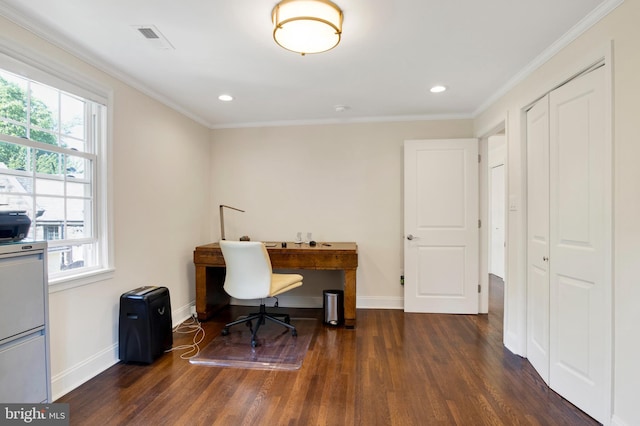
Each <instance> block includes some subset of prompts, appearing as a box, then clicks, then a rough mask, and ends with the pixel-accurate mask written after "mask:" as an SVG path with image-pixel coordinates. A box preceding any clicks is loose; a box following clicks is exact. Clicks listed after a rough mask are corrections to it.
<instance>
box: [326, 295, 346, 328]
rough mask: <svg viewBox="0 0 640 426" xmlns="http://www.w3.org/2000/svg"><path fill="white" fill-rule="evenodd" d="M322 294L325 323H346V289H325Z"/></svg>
mask: <svg viewBox="0 0 640 426" xmlns="http://www.w3.org/2000/svg"><path fill="white" fill-rule="evenodd" d="M322 296H323V297H322V299H323V307H324V323H325V324H327V325H342V324H344V291H342V290H324V291H323V292H322Z"/></svg>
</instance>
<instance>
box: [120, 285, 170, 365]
mask: <svg viewBox="0 0 640 426" xmlns="http://www.w3.org/2000/svg"><path fill="white" fill-rule="evenodd" d="M118 338H119V348H118V354H119V356H120V360H122V361H124V362H140V363H145V364H151V363H152V362H153V361H154V360H155V359H156V358H158V357H159V356H160V355H162V354H163V353H164V351H165V350H167V349H171V347H172V346H173V333H172V322H171V300H170V297H169V289H168V288H166V287H153V286H146V287H138V288H136V289H134V290H131V291H128V292H126V293H124V294H122V295H121V296H120V324H119V330H118Z"/></svg>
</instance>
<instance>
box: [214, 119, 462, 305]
mask: <svg viewBox="0 0 640 426" xmlns="http://www.w3.org/2000/svg"><path fill="white" fill-rule="evenodd" d="M471 126H472V123H471V121H470V120H449V121H424V122H395V123H369V124H335V125H320V126H292V127H278V128H269V127H267V128H249V129H221V130H213V131H212V140H213V149H212V152H211V162H212V166H211V167H212V176H211V179H212V187H211V198H212V200H213V206H214V207H215V208H217V206H218V205H220V204H227V205H231V206H234V207H238V208H240V209H243V210H246V213H239V212H234V211H230V210H227V211H225V224H226V227H225V233H226V237H227V239H237V238H238V237H240V236H241V235H245V234H246V235H248V236H250V237H251V238H252V239H255V240H276V241H293V240H294V238H295V236H296V232H298V231H300V232H303V233H306V232H312V233H313V238H314V239H315V240H317V241H355V242H357V243H358V261H359V267H358V271H357V299H356V304H357V306H358V307H360V308H364V307H379V308H400V309H401V308H402V307H403V306H404V305H403V287H402V286H401V285H400V275H401V273H402V268H403V199H402V193H403V186H402V185H403V183H402V179H403V166H402V161H403V160H402V159H403V142H404V140H405V139H428V138H464V137H469V135H470V134H471V132H472V128H471ZM211 219H212V221H213V223H214V227H213V229H214V235H213V239H214V240H215V239H217V238H219V236H220V231H219V225H218V213H217V210H215V214H214V217H212V218H211ZM304 275H305V285H304V286H302V287H300V288H299V289H296V290H294V291H295V292H296V294H295V295H297V296H299V298H307V299H308V300H307V301H306V302H305V301H302V302H300V301H299V300H298V302H297V304H298V305H304V306H311V305H313V304H314V303H316V304H317V303H319V304H320V305H319V306H321V303H322V302H321V296H322V289H327V288H335V287H336V286H338V288H340V287H339V286H340V284H341V283H340V278H341V277H340V275H338V276H336V275H335V274H332V273H324V272H317V273H312V272H310V271H305V273H304ZM298 290H299V291H298ZM291 293H293V292H291Z"/></svg>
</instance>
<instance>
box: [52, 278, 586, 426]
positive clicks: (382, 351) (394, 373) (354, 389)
mask: <svg viewBox="0 0 640 426" xmlns="http://www.w3.org/2000/svg"><path fill="white" fill-rule="evenodd" d="M502 294H503V289H502V281H501V280H500V279H496V278H495V277H494V278H493V279H492V280H491V289H490V295H491V297H490V314H489V315H436V314H406V313H404V312H402V311H398V310H362V309H360V310H358V311H357V321H358V322H357V328H356V329H355V330H345V329H334V328H328V327H325V326H324V325H322V323H321V321H318V328H317V331H316V334H315V336H314V337H313V339H312V341H311V344H310V347H309V351H308V352H307V354H306V357H305V360H304V363H303V366H302V368H301V369H300V370H297V371H260V370H242V369H234V368H220V367H206V366H196V365H191V364H190V363H189V362H188V361H187V360H183V359H181V358H180V352H172V353H167V354H164V355H163V356H162V357H161V358H159V359H158V360H156V361H155V362H154V363H153V364H151V365H149V366H145V365H126V364H122V363H119V364H116V365H114V366H113V367H111V368H110V369H108V370H107V371H105V372H103V373H102V374H100V375H98V376H97V377H95V378H94V379H92V380H90V381H89V382H87V383H85V384H83V385H82V386H80V387H78V388H77V389H75V390H74V391H72V392H70V393H69V394H67V395H65V396H64V397H62V398H60V399H59V400H58V401H56V402H66V403H69V404H70V417H71V424H72V425H225V426H227V425H402V426H408V425H434V424H442V425H520V424H521V425H596V424H598V423H597V422H595V421H594V420H593V419H591V418H590V417H588V416H587V415H585V414H584V413H582V412H581V411H580V410H578V409H577V408H575V407H574V406H572V405H571V404H570V403H568V402H567V401H565V400H564V399H562V398H561V397H560V396H558V395H557V394H556V393H554V392H553V391H551V390H550V389H549V388H548V387H547V386H546V385H545V384H544V382H543V381H542V380H541V379H540V378H539V376H538V375H537V373H536V372H535V371H534V370H533V368H532V367H531V365H530V364H529V363H528V362H527V361H526V360H525V359H522V358H520V357H518V356H516V355H513V354H512V353H511V352H509V351H508V350H507V349H505V348H504V347H503V345H502ZM245 311H246V308H243V307H231V308H229V309H227V310H226V311H225V312H223V313H222V314H220V315H219V316H218V317H217V318H215V319H214V320H212V321H208V322H205V323H203V327H204V328H205V330H206V333H207V336H206V338H205V340H204V341H203V343H202V344H201V346H202V347H204V345H206V343H208V342H209V341H211V340H212V339H213V338H214V337H215V335H217V334H218V333H220V331H221V329H222V326H223V324H224V322H225V321H227V320H229V319H230V318H234V317H236V316H237V315H240V314H242V313H243V312H245ZM289 311H290V312H291V314H292V316H294V317H295V316H298V317H316V318H318V319H321V318H322V312H321V310H318V309H304V310H300V309H291V310H289ZM190 340H191V337H190V336H177V335H176V336H175V338H174V346H176V345H180V344H185V343H188V342H189V341H190Z"/></svg>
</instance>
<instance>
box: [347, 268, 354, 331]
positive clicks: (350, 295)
mask: <svg viewBox="0 0 640 426" xmlns="http://www.w3.org/2000/svg"><path fill="white" fill-rule="evenodd" d="M344 325H345V327H346V328H355V327H356V270H355V269H345V271H344Z"/></svg>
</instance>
